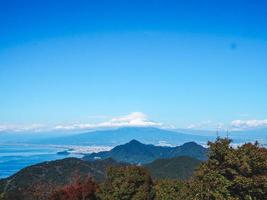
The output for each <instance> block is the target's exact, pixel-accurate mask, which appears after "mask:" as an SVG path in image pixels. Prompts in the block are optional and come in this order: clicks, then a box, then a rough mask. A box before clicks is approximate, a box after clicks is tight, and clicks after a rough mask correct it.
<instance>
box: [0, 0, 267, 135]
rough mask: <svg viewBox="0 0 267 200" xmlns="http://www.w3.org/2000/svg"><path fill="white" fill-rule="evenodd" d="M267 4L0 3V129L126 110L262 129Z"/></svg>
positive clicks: (159, 118)
mask: <svg viewBox="0 0 267 200" xmlns="http://www.w3.org/2000/svg"><path fill="white" fill-rule="evenodd" d="M266 10H267V3H266V1H264V0H262V1H260V0H250V1H248V0H242V1H241V0H240V1H239V0H231V1H227V0H224V1H214V0H212V1H211V0H210V1H204V0H199V1H196V0H195V1H193V0H185V1H179V0H178V1H177V0H176V1H168V0H154V1H150V0H142V1H141V0H133V1H130V0H129V1H127V0H121V1H118V0H112V1H110V0H109V1H104V0H75V1H74V0H64V1H63V0H61V1H60V0H46V1H41V0H25V1H20V0H11V1H4V0H0V91H1V98H0V130H5V128H6V127H9V128H10V129H12V127H16V126H32V127H35V125H36V124H42V125H52V124H53V125H57V124H72V123H78V124H91V123H92V124H96V123H99V122H101V123H105V122H106V121H107V122H114V121H115V122H117V121H118V119H119V121H120V120H122V121H123V120H125V116H126V121H127V120H128V121H127V122H129V119H130V121H131V120H132V119H134V120H137V122H136V121H135V122H133V123H134V124H135V123H136V124H138V123H140V122H142V123H143V122H147V123H149V122H150V120H151V123H152V124H153V122H152V121H154V122H157V123H162V124H167V125H173V126H175V127H180V128H186V127H191V128H210V127H215V126H217V125H218V124H221V123H222V124H225V125H226V126H228V125H230V124H233V121H234V122H235V123H236V125H237V126H238V125H240V124H241V125H242V126H250V124H251V123H252V126H267V120H266V119H267V103H266V102H267V92H266V91H267V90H266V88H267V78H266V77H267V20H266V19H267V12H266ZM136 112H138V113H136ZM123 116H124V117H123ZM127 116H128V118H127ZM117 117H120V118H117ZM116 120H117V121H116ZM138 120H139V121H138ZM237 120H239V121H237ZM120 122H121V121H120ZM1 127H2V128H1Z"/></svg>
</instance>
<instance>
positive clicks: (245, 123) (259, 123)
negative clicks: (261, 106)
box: [231, 119, 267, 130]
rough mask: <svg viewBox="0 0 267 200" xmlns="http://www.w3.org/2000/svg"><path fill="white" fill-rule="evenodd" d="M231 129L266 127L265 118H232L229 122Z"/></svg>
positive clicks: (266, 121) (266, 120)
mask: <svg viewBox="0 0 267 200" xmlns="http://www.w3.org/2000/svg"><path fill="white" fill-rule="evenodd" d="M231 126H232V127H233V129H240V130H245V129H255V128H265V127H267V119H263V120H255V119H253V120H234V121H232V122H231Z"/></svg>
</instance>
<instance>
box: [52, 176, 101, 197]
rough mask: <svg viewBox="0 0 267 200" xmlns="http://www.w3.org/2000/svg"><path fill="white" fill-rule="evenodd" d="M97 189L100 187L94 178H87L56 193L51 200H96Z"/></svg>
mask: <svg viewBox="0 0 267 200" xmlns="http://www.w3.org/2000/svg"><path fill="white" fill-rule="evenodd" d="M97 189H98V186H97V184H96V183H95V182H94V181H93V180H92V178H87V179H85V180H84V181H81V180H80V181H77V182H76V183H74V184H71V185H67V186H65V187H63V188H62V189H59V190H57V191H55V192H54V193H53V194H52V195H51V198H50V200H95V199H96V197H95V192H96V191H97Z"/></svg>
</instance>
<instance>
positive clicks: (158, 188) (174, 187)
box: [154, 179, 183, 200]
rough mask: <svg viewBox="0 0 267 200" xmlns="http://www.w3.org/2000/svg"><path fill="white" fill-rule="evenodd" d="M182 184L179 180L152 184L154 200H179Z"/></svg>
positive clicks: (166, 180)
mask: <svg viewBox="0 0 267 200" xmlns="http://www.w3.org/2000/svg"><path fill="white" fill-rule="evenodd" d="M182 187H183V183H182V182H181V181H179V180H170V179H163V180H157V181H156V182H155V184H154V191H155V200H179V199H181V194H180V192H181V188H182Z"/></svg>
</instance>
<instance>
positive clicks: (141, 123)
mask: <svg viewBox="0 0 267 200" xmlns="http://www.w3.org/2000/svg"><path fill="white" fill-rule="evenodd" d="M149 126H153V127H161V126H162V123H159V122H155V121H152V120H150V119H149V118H148V116H147V115H146V114H144V113H142V112H133V113H130V114H128V115H125V116H119V117H114V118H111V119H109V120H107V121H104V122H100V123H70V124H57V125H54V126H45V125H39V124H30V125H0V131H2V132H3V131H10V132H24V131H35V132H38V131H55V130H56V131H79V130H89V129H98V128H119V127H149Z"/></svg>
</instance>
